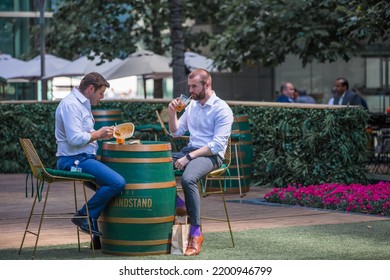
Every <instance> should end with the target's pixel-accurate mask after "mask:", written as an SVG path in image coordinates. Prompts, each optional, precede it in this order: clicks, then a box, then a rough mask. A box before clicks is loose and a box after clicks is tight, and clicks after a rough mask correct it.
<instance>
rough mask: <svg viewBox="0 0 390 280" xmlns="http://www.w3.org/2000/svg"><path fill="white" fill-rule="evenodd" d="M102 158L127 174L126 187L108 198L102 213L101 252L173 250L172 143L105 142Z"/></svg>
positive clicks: (122, 252)
mask: <svg viewBox="0 0 390 280" xmlns="http://www.w3.org/2000/svg"><path fill="white" fill-rule="evenodd" d="M101 161H102V162H104V163H105V164H107V165H108V166H109V167H111V168H112V169H113V170H115V171H117V172H118V173H119V174H121V175H122V176H123V177H124V178H125V180H126V187H125V189H124V190H123V192H122V193H121V194H120V195H119V196H117V197H115V198H114V199H113V200H111V201H110V203H109V204H108V205H107V207H106V208H105V210H104V211H103V213H102V215H101V216H100V218H99V229H100V230H101V232H102V238H101V243H102V252H103V253H105V254H113V255H125V256H126V255H127V256H140V255H158V254H169V252H170V243H171V241H170V237H171V231H172V226H173V222H174V214H175V203H176V181H175V177H174V175H173V165H172V153H171V145H170V143H167V142H157V141H143V142H141V144H133V145H128V144H123V145H118V144H116V143H115V142H104V143H103V150H102V156H101Z"/></svg>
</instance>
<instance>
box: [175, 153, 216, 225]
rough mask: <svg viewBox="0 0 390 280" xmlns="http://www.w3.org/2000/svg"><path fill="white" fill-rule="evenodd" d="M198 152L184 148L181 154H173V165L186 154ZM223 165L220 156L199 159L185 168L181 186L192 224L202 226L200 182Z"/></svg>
mask: <svg viewBox="0 0 390 280" xmlns="http://www.w3.org/2000/svg"><path fill="white" fill-rule="evenodd" d="M194 150H196V149H195V148H191V147H184V148H183V149H182V150H181V151H180V152H173V153H172V158H173V163H175V161H176V160H177V159H179V158H182V157H183V156H185V155H186V154H189V153H190V152H192V151H194ZM221 164H222V159H221V158H220V157H219V156H207V157H197V158H195V159H193V160H191V161H190V162H189V163H188V164H187V165H186V167H185V168H184V172H183V175H182V177H181V185H182V187H183V192H184V197H185V203H186V208H187V212H188V216H189V217H190V224H191V225H193V226H200V222H201V221H200V194H199V190H198V181H199V180H200V179H202V178H203V177H204V176H205V175H207V174H208V173H210V171H212V170H214V169H216V168H218V167H219V166H221Z"/></svg>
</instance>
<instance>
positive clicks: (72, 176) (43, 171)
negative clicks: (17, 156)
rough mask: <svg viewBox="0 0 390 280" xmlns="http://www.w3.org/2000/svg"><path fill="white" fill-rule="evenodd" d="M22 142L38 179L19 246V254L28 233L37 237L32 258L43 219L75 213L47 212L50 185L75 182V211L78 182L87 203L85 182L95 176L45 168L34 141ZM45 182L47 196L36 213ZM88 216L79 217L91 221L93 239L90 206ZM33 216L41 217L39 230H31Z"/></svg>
mask: <svg viewBox="0 0 390 280" xmlns="http://www.w3.org/2000/svg"><path fill="white" fill-rule="evenodd" d="M19 141H20V144H21V145H22V148H23V151H24V154H25V155H26V158H27V160H28V163H29V165H30V168H31V172H32V175H33V176H34V177H35V178H36V179H37V192H36V194H35V197H34V202H33V205H32V207H31V211H30V216H29V218H28V221H27V225H26V229H25V231H24V234H23V239H22V243H21V244H20V248H19V254H20V253H21V251H22V248H23V244H24V241H25V238H26V235H27V233H29V234H32V235H34V236H35V237H36V239H35V245H34V249H33V255H32V258H33V259H34V258H35V252H36V249H37V245H38V240H39V235H40V233H41V228H42V223H43V219H45V218H56V219H57V218H61V219H64V218H66V219H70V218H73V214H74V213H60V214H46V213H45V210H46V205H47V202H48V198H49V192H50V187H51V184H52V183H54V182H73V193H74V205H75V212H76V211H77V210H78V207H77V193H76V182H81V183H82V186H83V192H84V202H85V203H87V194H86V190H85V184H84V183H85V182H92V181H93V180H94V179H95V177H94V176H92V175H90V174H87V173H82V172H70V171H63V170H57V169H50V168H45V167H44V165H43V164H42V161H41V159H40V158H39V156H38V153H37V151H36V150H35V148H34V146H33V144H32V142H31V140H30V139H22V138H20V139H19ZM44 183H47V189H46V194H45V198H44V200H43V208H42V211H41V213H35V212H34V209H35V206H36V202H37V200H38V201H40V200H41V198H42V191H43V187H44ZM86 212H87V215H86V216H78V217H77V218H87V219H88V221H89V235H90V238H91V241H92V231H91V226H92V225H91V221H90V219H89V210H88V207H86ZM33 216H38V217H39V225H38V229H37V230H30V226H31V224H30V223H31V219H32V217H33ZM79 232H80V229H79V228H77V240H78V249H79V251H80V233H79ZM91 244H92V255H93V256H95V250H94V247H93V242H91Z"/></svg>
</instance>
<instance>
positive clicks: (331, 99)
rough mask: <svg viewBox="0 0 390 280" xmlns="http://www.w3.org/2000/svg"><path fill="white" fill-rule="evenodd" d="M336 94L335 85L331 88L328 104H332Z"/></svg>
mask: <svg viewBox="0 0 390 280" xmlns="http://www.w3.org/2000/svg"><path fill="white" fill-rule="evenodd" d="M337 94H338V93H337V90H336V88H335V87H334V88H332V98H330V99H329V101H328V105H334V98H335V96H336V95H337Z"/></svg>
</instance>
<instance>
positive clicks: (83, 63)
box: [44, 56, 122, 79]
mask: <svg viewBox="0 0 390 280" xmlns="http://www.w3.org/2000/svg"><path fill="white" fill-rule="evenodd" d="M99 62H100V57H99V56H96V57H95V58H94V59H93V60H90V59H88V57H87V56H82V57H80V58H78V59H76V60H73V61H72V62H70V63H68V64H67V65H65V66H64V67H62V68H60V69H57V70H56V71H53V72H51V73H48V74H47V75H46V76H45V77H44V78H45V79H50V78H54V77H71V76H85V75H86V74H88V73H90V72H98V73H104V72H106V71H107V70H110V69H111V68H112V67H116V66H118V65H119V64H120V63H121V62H122V60H121V59H119V58H115V59H114V60H112V61H106V62H104V63H103V64H101V65H97V64H98V63H99Z"/></svg>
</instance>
